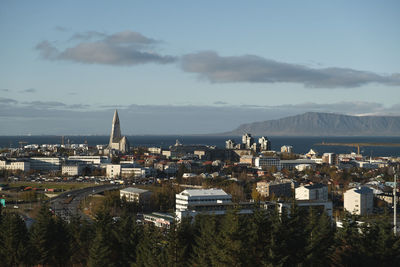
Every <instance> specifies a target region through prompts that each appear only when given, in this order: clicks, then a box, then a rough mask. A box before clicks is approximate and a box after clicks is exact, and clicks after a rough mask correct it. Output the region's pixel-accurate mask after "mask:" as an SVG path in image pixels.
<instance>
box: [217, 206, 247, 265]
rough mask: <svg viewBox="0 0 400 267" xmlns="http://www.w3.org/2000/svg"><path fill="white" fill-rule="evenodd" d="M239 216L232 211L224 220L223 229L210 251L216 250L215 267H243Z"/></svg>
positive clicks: (221, 228)
mask: <svg viewBox="0 0 400 267" xmlns="http://www.w3.org/2000/svg"><path fill="white" fill-rule="evenodd" d="M239 230H240V224H239V216H238V214H237V212H236V211H234V210H230V211H228V212H227V214H226V215H225V216H224V218H222V222H221V227H220V229H219V232H218V234H217V237H216V239H215V242H214V244H211V246H210V249H215V253H216V257H213V258H212V264H213V265H215V266H241V261H240V252H241V249H242V240H240V235H239Z"/></svg>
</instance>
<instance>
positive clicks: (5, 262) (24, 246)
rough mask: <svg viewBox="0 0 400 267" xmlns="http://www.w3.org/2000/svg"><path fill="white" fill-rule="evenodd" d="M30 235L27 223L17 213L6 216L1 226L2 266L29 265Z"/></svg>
mask: <svg viewBox="0 0 400 267" xmlns="http://www.w3.org/2000/svg"><path fill="white" fill-rule="evenodd" d="M28 240H29V235H28V231H27V229H26V226H25V222H24V221H23V220H22V219H21V217H19V215H17V214H15V213H8V214H6V215H5V216H4V217H3V219H2V222H1V224H0V258H1V261H0V266H18V265H23V264H28V260H29V256H28V254H29V242H27V241H28Z"/></svg>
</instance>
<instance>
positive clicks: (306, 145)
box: [0, 135, 400, 157]
mask: <svg viewBox="0 0 400 267" xmlns="http://www.w3.org/2000/svg"><path fill="white" fill-rule="evenodd" d="M127 138H128V140H129V142H130V145H131V146H136V147H154V146H155V147H162V148H164V149H167V148H168V147H169V146H172V145H174V144H175V142H176V140H179V142H180V143H182V144H183V145H193V144H194V145H212V146H216V147H219V148H224V147H225V141H226V140H228V139H232V140H234V141H235V142H236V143H241V137H240V136H220V135H217V136H212V135H128V136H127ZM254 138H258V136H254ZM268 139H269V140H270V141H271V147H272V150H275V151H280V148H281V146H283V145H290V146H293V151H294V153H299V154H305V153H307V152H308V151H309V150H310V149H313V150H316V151H317V152H319V153H327V152H332V153H351V152H357V148H356V147H344V146H321V145H318V144H320V143H323V142H325V143H400V137H387V136H382V137H375V136H374V137H368V136H351V137H349V136H342V137H340V136H320V137H315V136H309V137H306V136H268ZM19 142H24V143H23V145H26V144H39V145H41V144H60V143H61V136H60V135H32V136H28V135H23V136H0V148H17V147H19V146H20V143H19ZM64 142H65V143H68V142H69V143H71V144H82V143H85V142H87V143H88V145H89V146H96V145H101V144H108V142H109V136H107V135H68V136H64ZM360 150H361V154H363V155H365V156H372V157H384V156H392V157H400V147H386V146H364V147H360Z"/></svg>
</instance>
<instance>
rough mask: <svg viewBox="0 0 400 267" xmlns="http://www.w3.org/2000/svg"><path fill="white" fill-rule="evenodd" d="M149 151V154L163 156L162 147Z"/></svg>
mask: <svg viewBox="0 0 400 267" xmlns="http://www.w3.org/2000/svg"><path fill="white" fill-rule="evenodd" d="M147 150H148V151H149V153H151V154H157V155H159V154H161V152H162V148H161V147H149V148H148V149H147Z"/></svg>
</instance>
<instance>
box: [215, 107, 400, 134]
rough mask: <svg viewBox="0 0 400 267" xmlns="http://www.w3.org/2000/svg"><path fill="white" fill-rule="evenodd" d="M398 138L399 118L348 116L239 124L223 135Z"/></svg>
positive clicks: (306, 116)
mask: <svg viewBox="0 0 400 267" xmlns="http://www.w3.org/2000/svg"><path fill="white" fill-rule="evenodd" d="M244 133H251V134H252V135H254V136H261V135H266V136H269V135H272V136H400V116H350V115H342V114H333V113H318V112H307V113H304V114H301V115H296V116H290V117H285V118H281V119H277V120H268V121H262V122H253V123H247V124H242V125H240V126H239V127H238V128H236V129H235V130H233V131H231V132H226V133H223V134H224V135H232V136H234V135H242V134H244Z"/></svg>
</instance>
